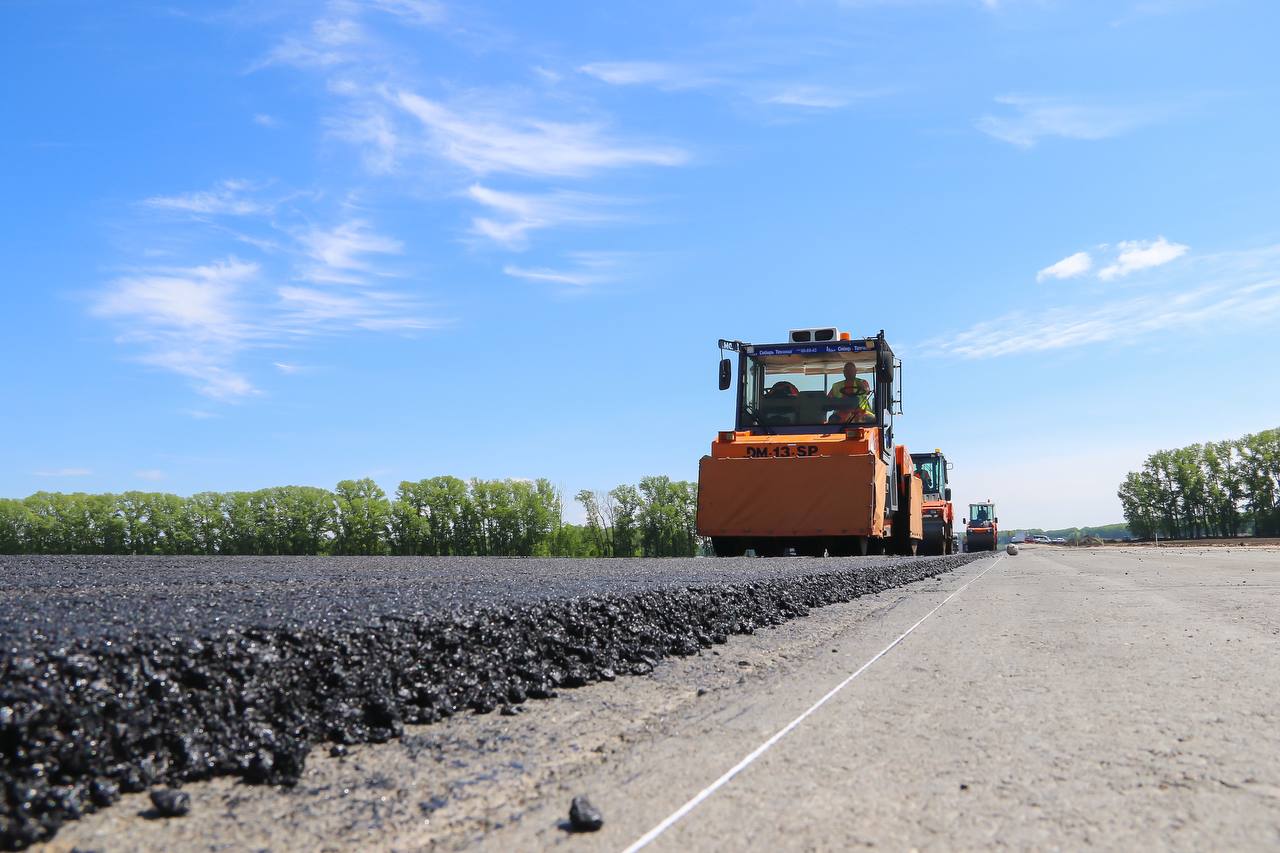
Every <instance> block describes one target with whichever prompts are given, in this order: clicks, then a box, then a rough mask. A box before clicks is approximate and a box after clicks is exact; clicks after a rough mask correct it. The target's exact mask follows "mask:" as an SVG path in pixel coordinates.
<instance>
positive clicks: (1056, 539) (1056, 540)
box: [1053, 536, 1067, 545]
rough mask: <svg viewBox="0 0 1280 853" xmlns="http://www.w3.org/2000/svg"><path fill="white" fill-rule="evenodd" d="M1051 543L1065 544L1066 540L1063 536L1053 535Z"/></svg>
mask: <svg viewBox="0 0 1280 853" xmlns="http://www.w3.org/2000/svg"><path fill="white" fill-rule="evenodd" d="M1053 544H1055V545H1066V544H1067V540H1066V539H1064V538H1063V537H1061V536H1055V537H1054V539H1053Z"/></svg>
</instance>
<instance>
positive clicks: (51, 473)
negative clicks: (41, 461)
mask: <svg viewBox="0 0 1280 853" xmlns="http://www.w3.org/2000/svg"><path fill="white" fill-rule="evenodd" d="M33 473H34V474H35V475H36V476H37V477H88V476H89V475H90V474H92V473H93V471H91V470H90V469H88V468H50V469H46V470H44V471H34V472H33Z"/></svg>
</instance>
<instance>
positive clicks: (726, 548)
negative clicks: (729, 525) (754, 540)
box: [711, 536, 747, 557]
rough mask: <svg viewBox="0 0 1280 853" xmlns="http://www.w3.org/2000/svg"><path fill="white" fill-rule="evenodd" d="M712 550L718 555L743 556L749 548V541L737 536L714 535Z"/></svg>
mask: <svg viewBox="0 0 1280 853" xmlns="http://www.w3.org/2000/svg"><path fill="white" fill-rule="evenodd" d="M711 550H712V551H714V552H715V555H716V556H717V557H741V556H742V555H743V554H744V553H746V550H747V543H746V542H745V541H744V540H742V539H739V538H738V537H737V536H712V537H711Z"/></svg>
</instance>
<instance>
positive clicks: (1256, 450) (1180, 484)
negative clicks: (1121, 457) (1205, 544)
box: [1118, 429, 1280, 539]
mask: <svg viewBox="0 0 1280 853" xmlns="http://www.w3.org/2000/svg"><path fill="white" fill-rule="evenodd" d="M1118 494H1119V496H1120V503H1121V504H1122V506H1123V507H1124V517H1125V519H1126V520H1127V521H1128V522H1129V529H1130V530H1132V531H1133V534H1134V535H1135V536H1138V537H1140V538H1151V537H1153V536H1156V535H1157V534H1158V535H1159V536H1161V537H1165V538H1169V539H1200V538H1202V537H1206V536H1223V537H1232V536H1244V535H1249V534H1252V535H1254V536H1280V429H1269V430H1263V431H1262V432H1259V433H1256V434H1254V435H1246V436H1244V437H1243V438H1238V439H1235V440H1232V441H1215V442H1206V443H1205V444H1192V445H1190V446H1188V447H1182V448H1178V449H1177V450H1160V451H1157V452H1155V453H1153V454H1151V455H1150V456H1148V457H1147V461H1146V463H1145V464H1144V465H1143V466H1142V470H1140V471H1131V472H1129V474H1128V475H1127V476H1126V477H1125V479H1124V482H1123V483H1122V484H1121V486H1120V491H1119V493H1118Z"/></svg>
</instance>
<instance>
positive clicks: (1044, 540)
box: [1033, 535, 1053, 545]
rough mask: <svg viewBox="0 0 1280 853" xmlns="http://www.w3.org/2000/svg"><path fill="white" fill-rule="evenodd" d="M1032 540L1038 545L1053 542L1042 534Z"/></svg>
mask: <svg viewBox="0 0 1280 853" xmlns="http://www.w3.org/2000/svg"><path fill="white" fill-rule="evenodd" d="M1033 541H1035V542H1036V543H1038V544H1040V545H1051V544H1053V543H1052V542H1051V541H1050V539H1049V537H1048V536H1043V535H1041V536H1037V537H1036V538H1035V539H1034V540H1033Z"/></svg>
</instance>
